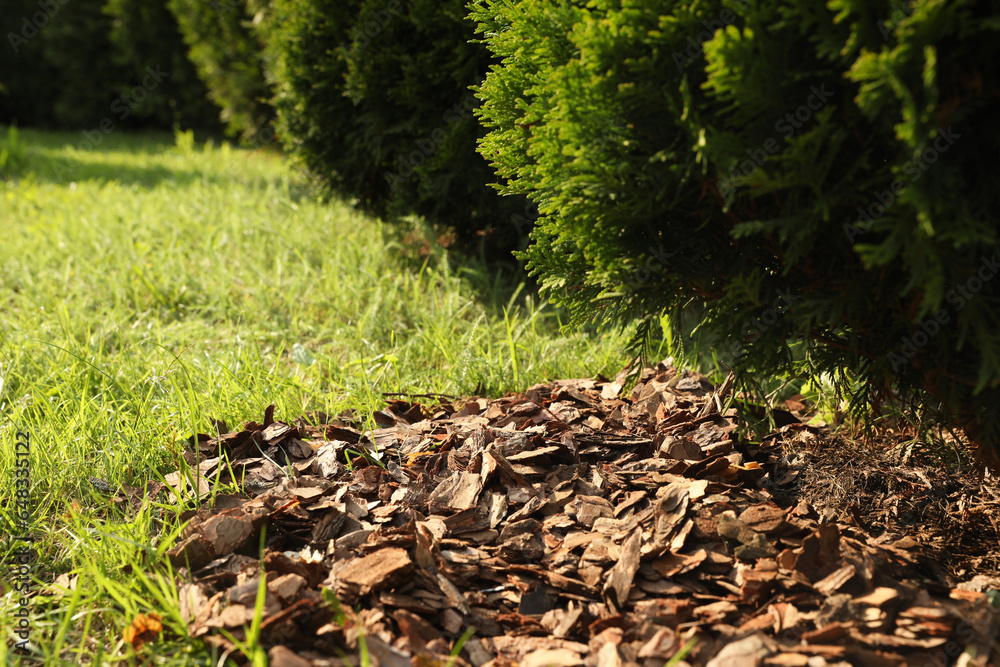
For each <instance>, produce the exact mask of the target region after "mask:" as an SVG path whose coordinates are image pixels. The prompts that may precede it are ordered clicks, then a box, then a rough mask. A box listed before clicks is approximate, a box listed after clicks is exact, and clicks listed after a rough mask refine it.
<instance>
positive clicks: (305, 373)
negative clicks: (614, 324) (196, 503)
mask: <svg viewBox="0 0 1000 667" xmlns="http://www.w3.org/2000/svg"><path fill="white" fill-rule="evenodd" d="M21 142H22V144H23V157H24V160H25V165H24V166H23V168H22V171H21V174H20V176H19V177H15V178H11V179H9V180H7V181H6V182H4V181H0V197H2V206H0V225H2V229H3V231H4V238H3V245H2V247H0V294H2V296H3V308H2V309H0V404H2V407H0V414H2V416H3V421H4V425H3V428H2V429H0V441H2V445H0V498H2V499H3V501H2V502H3V506H2V509H0V513H2V516H3V519H4V522H5V529H4V533H5V534H7V535H10V534H11V533H14V534H17V532H19V531H20V528H19V527H18V526H17V523H16V521H15V516H14V509H15V505H14V503H12V502H11V499H12V498H14V497H15V479H16V477H15V472H14V471H15V443H16V441H17V439H18V438H17V433H18V432H19V431H20V432H23V433H26V434H27V435H28V437H29V442H30V458H29V461H30V477H31V486H30V489H31V490H30V509H31V523H30V532H31V535H32V536H33V537H34V538H35V540H36V542H35V549H36V553H35V555H34V559H33V561H32V570H31V576H32V582H33V583H32V587H33V590H35V591H38V595H37V596H36V597H35V598H34V599H33V600H32V602H31V604H30V606H29V608H30V612H31V614H32V617H31V626H32V628H31V642H32V645H33V646H34V647H35V650H36V651H37V653H36V655H37V662H38V663H41V662H44V663H45V664H91V663H98V662H102V661H108V662H111V663H116V662H118V661H123V662H125V663H126V664H127V663H128V662H132V661H134V658H133V657H130V653H129V651H130V649H128V647H127V646H126V642H124V640H123V639H122V632H123V630H124V629H125V628H126V626H127V625H128V623H129V622H130V621H132V619H133V618H135V617H136V615H137V614H141V613H144V612H156V613H157V614H159V615H160V616H161V617H163V618H164V619H165V620H164V623H165V624H166V625H167V626H168V627H169V628H172V629H173V630H175V631H176V632H177V635H178V636H176V637H174V638H173V639H169V640H168V647H169V650H170V651H176V652H177V655H176V656H175V657H172V658H171V657H167V656H166V655H163V656H162V657H158V658H156V662H158V663H163V664H167V663H177V664H190V663H192V662H204V663H206V664H207V663H208V662H210V661H211V662H212V664H214V663H215V661H217V660H218V656H217V655H215V656H213V655H212V653H211V651H210V650H209V649H207V648H205V647H204V646H202V645H201V644H200V643H198V642H194V641H193V640H188V639H186V638H185V637H184V634H183V624H180V623H178V622H177V609H176V592H175V589H174V584H173V583H172V580H171V575H170V573H169V571H168V570H167V569H166V567H165V566H164V564H163V559H162V558H161V556H162V554H163V552H164V551H165V549H166V548H167V546H168V544H169V540H170V539H171V536H173V535H176V532H177V530H178V527H179V526H180V524H181V522H180V518H179V511H180V509H182V508H180V507H178V506H176V505H172V504H170V503H164V504H157V503H148V504H147V505H146V506H145V509H144V510H142V511H140V512H139V513H138V514H135V515H132V516H127V517H126V516H122V515H120V514H117V513H116V512H115V511H113V510H112V509H111V508H110V507H109V505H108V501H107V500H106V499H105V497H104V496H103V495H101V494H100V493H99V492H98V491H97V490H96V489H95V488H94V486H93V484H92V483H91V482H90V481H88V478H90V477H93V478H96V479H98V480H104V481H106V482H107V483H108V484H109V485H110V486H111V487H112V488H117V487H118V486H119V485H121V484H129V485H133V486H140V485H141V484H143V483H144V482H146V481H148V480H151V479H158V478H160V477H161V476H162V475H163V474H165V473H167V472H169V471H171V470H174V469H175V468H177V467H178V461H179V457H180V452H181V451H182V448H183V446H184V443H185V440H186V439H187V438H188V437H189V436H191V434H192V433H196V432H209V431H210V430H211V425H212V422H211V420H212V419H220V420H224V421H225V422H227V423H228V424H230V425H236V424H239V423H241V422H243V421H246V420H249V419H259V418H260V417H261V416H262V414H263V412H264V409H265V407H266V406H268V405H269V404H272V403H273V404H275V406H276V410H275V415H276V416H277V417H278V418H280V419H287V420H291V419H294V418H295V417H297V416H299V415H301V414H303V413H305V412H307V411H310V410H322V411H325V412H327V413H333V414H335V413H338V412H339V411H342V410H345V409H355V410H357V411H358V413H359V414H360V415H361V416H362V417H363V416H365V415H370V413H371V412H372V411H373V410H375V409H378V408H380V407H381V406H382V405H383V403H384V396H383V392H416V393H428V392H440V393H446V394H451V395H456V396H467V395H470V394H473V393H479V394H481V395H485V396H496V395H500V394H502V393H504V392H508V391H516V390H519V389H523V388H526V387H528V386H529V385H531V384H532V383H535V382H539V381H542V380H545V379H549V378H556V377H578V376H593V375H595V374H597V373H602V372H603V373H606V374H613V373H614V372H616V371H617V370H618V369H619V368H621V366H622V365H623V363H624V361H625V358H624V356H623V354H622V348H623V345H624V342H625V340H626V338H627V334H628V332H623V333H605V334H597V333H594V332H584V331H564V330H563V329H562V327H561V324H562V320H561V315H560V313H559V312H558V311H557V310H554V309H553V308H551V307H549V306H547V305H546V304H544V303H541V302H540V301H539V300H538V299H537V297H534V296H532V295H531V294H530V292H531V290H530V289H523V288H521V287H520V286H519V282H520V280H521V279H522V278H521V277H518V276H517V275H516V273H515V272H508V273H506V274H505V275H499V276H498V275H496V274H489V273H487V272H486V271H485V270H484V269H483V267H482V265H480V264H477V263H476V262H474V261H470V260H461V259H458V258H456V257H454V256H452V255H449V254H448V253H447V252H446V251H442V250H440V249H434V248H433V247H431V245H430V244H427V243H424V242H422V241H420V239H421V238H423V237H421V236H420V234H419V230H420V228H419V226H416V223H414V224H415V227H414V228H415V230H417V231H416V232H413V233H410V234H409V235H402V234H400V233H399V232H398V231H397V230H396V229H395V228H388V227H386V226H383V224H382V223H380V222H379V221H377V220H374V219H372V218H369V217H366V216H364V215H362V214H359V213H357V212H355V211H354V210H352V208H351V206H350V205H349V204H347V203H344V202H340V201H327V200H324V199H323V198H322V197H320V196H317V194H316V193H315V191H314V190H313V189H311V188H310V187H309V185H308V183H306V182H305V180H304V179H303V178H302V177H300V176H299V175H298V174H297V173H296V171H295V170H294V168H292V167H291V166H290V165H288V164H287V162H286V161H285V160H284V159H283V158H282V156H280V155H279V154H277V153H275V152H271V151H267V150H252V151H251V150H240V149H235V148H232V147H230V146H229V145H228V144H225V143H222V144H219V143H218V142H216V143H214V144H213V143H212V142H208V143H205V144H201V143H199V142H196V141H194V140H193V138H192V137H191V135H184V134H181V135H178V136H176V137H174V136H170V135H166V134H149V135H132V136H127V135H123V134H111V135H106V136H104V137H103V138H102V141H101V143H100V144H98V145H96V146H89V145H87V144H86V143H85V142H83V138H82V136H81V135H79V134H76V133H54V132H53V133H49V132H38V131H23V132H22V133H21ZM402 239H408V241H406V242H404V241H403V240H402ZM563 317H564V316H563ZM0 556H2V559H3V562H4V563H5V566H4V567H5V571H4V572H3V574H2V577H3V586H4V590H3V593H4V597H3V598H2V607H0V627H3V628H6V629H5V630H4V633H5V634H6V635H7V636H6V637H5V639H6V640H7V641H13V642H16V641H19V639H17V638H16V636H15V635H14V634H13V631H12V630H11V628H13V627H15V621H16V620H17V619H16V617H15V616H14V614H16V613H17V611H18V606H17V603H18V596H17V594H16V593H14V592H12V590H11V588H12V584H13V583H16V578H15V574H16V573H15V571H14V570H13V569H12V568H11V567H7V565H6V564H8V563H11V562H12V557H13V554H12V553H11V548H10V547H9V545H8V543H7V542H6V541H5V542H4V543H3V545H2V546H0ZM60 575H64V576H61V577H60ZM57 577H59V582H60V584H63V585H64V586H63V587H61V588H53V587H52V586H51V584H52V582H53V581H55V580H56V578H57ZM172 619H173V620H172ZM168 636H169V633H168ZM7 641H5V642H2V643H0V651H3V652H6V649H5V648H3V647H4V646H5V645H6V643H7ZM170 642H173V643H172V644H171V643H170ZM2 657H3V662H4V663H7V664H13V660H14V657H13V655H10V656H7V655H4V656H2ZM21 660H22V664H34V663H32V661H31V660H29V659H25V658H23V657H22V658H21Z"/></svg>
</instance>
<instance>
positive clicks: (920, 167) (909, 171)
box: [844, 125, 962, 243]
mask: <svg viewBox="0 0 1000 667" xmlns="http://www.w3.org/2000/svg"><path fill="white" fill-rule="evenodd" d="M961 137H962V135H961V134H958V133H957V132H955V131H954V130H952V129H951V125H949V126H948V127H947V128H945V129H943V130H941V131H940V132H938V136H937V137H936V138H935V139H934V143H933V144H932V145H930V146H928V147H927V148H925V149H924V150H922V151H921V152H920V154H919V155H917V156H916V157H915V158H913V159H912V160H908V161H907V162H905V163H904V164H903V167H902V172H903V174H904V175H905V176H908V177H909V179H908V181H904V180H901V179H898V178H897V179H896V180H894V181H893V182H892V183H891V184H890V185H889V189H888V190H883V191H882V192H879V191H878V190H874V191H873V192H872V196H873V197H874V199H875V201H873V202H871V203H869V204H868V205H867V206H859V207H858V219H857V221H856V222H855V223H854V224H851V223H849V222H845V223H844V233H845V234H847V239H848V241H850V242H851V243H854V239H856V238H857V237H859V236H862V235H864V234H865V233H866V232H867V231H868V230H869V229H870V228H871V226H872V225H873V224H875V221H876V220H878V219H879V218H881V217H882V216H883V215H885V212H886V211H887V210H889V208H890V207H891V206H892V205H893V204H895V203H896V201H897V200H898V199H899V197H900V195H902V194H903V192H905V191H906V189H907V188H908V187H909V184H910V183H914V182H916V181H917V179H918V178H920V177H921V176H922V175H923V173H924V172H925V171H927V170H928V169H930V168H931V165H933V164H934V163H935V162H937V161H938V159H939V158H940V157H941V155H942V154H943V153H945V152H946V151H947V150H948V149H949V148H951V147H952V145H954V143H955V139H960V138H961Z"/></svg>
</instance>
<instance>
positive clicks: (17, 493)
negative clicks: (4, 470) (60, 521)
mask: <svg viewBox="0 0 1000 667" xmlns="http://www.w3.org/2000/svg"><path fill="white" fill-rule="evenodd" d="M13 495H14V497H13V499H12V502H11V505H12V506H13V509H14V521H15V525H14V530H13V531H12V532H11V534H10V535H8V536H7V538H6V539H7V540H8V541H9V542H10V543H11V546H14V545H17V548H15V549H12V550H11V553H12V554H13V557H14V558H13V562H12V563H11V572H10V576H9V577H8V581H9V582H10V583H11V584H12V592H13V595H12V597H13V600H14V601H15V603H16V606H17V611H15V612H14V614H13V616H14V619H15V620H14V627H13V628H11V632H12V634H14V635H15V636H16V637H17V638H18V639H19V640H20V641H18V642H15V643H14V647H15V648H17V649H19V650H22V651H26V650H29V647H30V642H31V614H30V611H29V606H30V602H31V598H30V595H31V569H32V560H33V559H34V558H33V557H34V549H33V548H32V546H31V545H32V543H34V541H35V538H34V536H32V535H31V524H32V522H33V516H32V515H33V514H34V509H35V508H34V506H33V504H32V502H31V439H30V437H29V436H28V434H27V433H24V432H22V431H18V432H17V434H16V442H15V443H14V494H13Z"/></svg>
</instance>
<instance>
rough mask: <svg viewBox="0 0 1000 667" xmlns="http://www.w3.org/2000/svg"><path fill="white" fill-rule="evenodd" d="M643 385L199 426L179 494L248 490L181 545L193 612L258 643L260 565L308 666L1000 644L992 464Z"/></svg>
mask: <svg viewBox="0 0 1000 667" xmlns="http://www.w3.org/2000/svg"><path fill="white" fill-rule="evenodd" d="M626 387H627V384H626V374H625V373H624V372H623V373H622V374H619V376H618V377H616V378H615V380H614V381H613V382H609V381H607V380H606V379H604V378H597V379H593V380H591V379H584V380H563V381H557V382H553V383H551V384H539V385H535V386H533V387H529V388H528V389H527V390H526V391H525V392H524V393H522V394H517V395H511V396H505V397H503V398H499V399H495V400H488V399H482V398H473V399H468V400H464V401H460V402H457V403H456V405H453V404H451V403H449V402H447V401H446V400H444V399H442V401H441V402H440V403H439V404H438V405H433V406H429V407H428V406H424V405H421V404H419V403H416V402H411V401H406V400H398V399H394V400H392V401H390V402H389V403H388V404H387V406H386V408H385V409H384V410H383V411H381V412H379V413H378V414H376V415H375V417H374V419H375V423H376V424H377V425H378V426H379V428H376V429H374V430H367V431H362V430H359V429H361V428H362V422H360V421H358V416H357V415H354V414H344V415H341V416H340V417H338V418H332V417H331V416H329V415H317V414H314V415H307V416H303V417H302V418H300V419H297V420H294V421H292V422H284V421H281V420H279V419H275V414H274V409H273V407H271V408H269V409H268V410H267V411H266V412H265V415H264V419H263V422H261V423H256V422H248V423H247V424H245V425H244V426H243V428H242V429H241V430H237V431H234V432H230V433H217V434H216V435H215V436H209V435H198V436H197V437H195V438H191V439H190V441H189V446H190V448H191V451H189V452H187V453H186V456H189V457H190V460H189V465H190V469H191V470H192V471H197V473H196V475H194V477H196V478H197V481H195V482H194V483H193V484H192V482H191V481H190V480H191V477H192V476H191V475H180V474H179V473H177V474H174V475H170V476H168V477H167V480H168V482H169V483H170V484H171V486H173V487H174V490H175V491H176V493H177V494H180V495H182V496H190V495H192V494H193V493H194V491H195V488H194V487H197V488H198V489H201V490H202V491H204V490H205V489H202V487H203V486H205V484H206V483H207V481H208V480H214V479H215V478H218V479H220V481H222V482H223V483H228V482H235V483H237V484H240V483H242V484H244V485H245V490H246V492H247V493H246V495H245V496H217V497H216V503H215V505H214V506H204V507H202V508H201V509H199V510H197V511H196V512H190V513H188V514H186V515H185V519H188V520H189V523H188V525H187V528H186V529H185V531H184V532H183V534H182V535H181V538H180V540H179V541H178V542H177V543H176V544H174V545H173V547H172V548H171V549H170V551H169V552H168V554H169V557H170V559H171V562H172V563H173V564H174V566H175V567H176V568H177V572H178V577H179V579H181V581H180V582H179V585H178V592H179V601H180V612H181V616H182V618H183V619H184V620H185V622H187V623H188V626H189V632H190V633H191V635H192V636H194V637H199V638H202V639H204V641H206V642H209V643H211V644H213V645H215V646H217V647H219V650H226V651H235V652H236V653H235V654H234V655H237V654H238V646H237V645H236V644H234V643H233V642H232V641H230V640H229V639H228V638H227V637H234V638H236V640H238V641H243V640H244V639H245V634H244V633H245V627H247V626H249V624H250V623H251V622H253V617H254V609H255V607H256V602H257V596H258V594H259V591H260V584H261V581H262V579H263V581H264V584H265V587H264V600H263V601H262V604H263V615H264V616H263V619H261V641H264V642H267V643H266V644H265V645H266V646H267V647H268V658H269V660H270V663H271V664H272V665H281V666H288V667H299V666H300V665H323V666H326V665H342V664H346V663H345V662H343V661H342V660H341V656H348V657H349V658H350V659H351V660H354V661H355V662H356V657H351V656H357V655H358V654H359V653H360V652H361V650H362V649H361V646H362V643H363V644H364V646H365V647H366V650H367V653H368V656H369V660H370V661H371V662H372V664H378V665H399V667H404V666H410V667H412V666H418V667H419V666H423V665H427V666H430V665H444V664H449V660H451V661H452V663H451V664H455V665H457V666H461V665H474V666H475V667H500V666H506V665H538V666H539V667H541V666H543V665H544V666H548V665H567V666H576V665H586V666H587V667H613V666H617V665H621V666H623V667H624V666H628V667H633V666H642V667H646V666H650V667H652V666H653V665H663V664H664V663H666V662H669V661H671V660H673V659H674V658H677V660H678V661H680V662H679V664H682V665H683V664H687V665H692V666H694V665H698V666H704V665H713V666H716V667H725V666H728V665H740V666H742V665H806V666H811V665H838V666H841V665H905V664H935V665H963V667H966V666H967V667H973V666H980V665H988V664H994V663H995V662H997V661H998V658H997V656H996V653H995V652H996V650H997V645H996V643H995V639H994V637H995V635H996V633H997V629H998V626H1000V622H998V619H1000V611H998V610H997V608H998V607H1000V593H997V592H996V589H997V588H998V587H1000V576H998V575H1000V567H998V564H1000V555H998V554H997V544H998V543H1000V539H998V532H997V527H998V526H1000V516H998V511H997V510H998V508H1000V498H998V496H997V493H996V492H995V491H993V490H992V488H991V487H989V486H986V487H983V486H981V485H980V486H973V485H972V483H971V482H968V481H967V480H965V479H964V478H960V477H957V476H956V475H953V474H949V473H946V472H944V471H942V470H940V469H938V468H934V467H925V468H921V467H914V466H910V467H908V468H907V467H900V466H899V465H896V464H891V465H890V463H889V462H888V458H886V457H887V456H888V455H887V454H878V453H875V452H871V451H866V452H864V453H862V451H861V449H860V448H861V445H859V444H858V443H856V442H855V441H845V440H843V439H838V438H836V437H835V436H832V435H831V434H830V433H829V431H828V430H827V429H825V428H818V427H816V426H813V425H811V424H812V423H813V422H810V419H811V416H810V414H809V409H810V408H809V406H808V404H807V402H805V400H804V399H802V400H799V399H801V397H799V398H798V399H796V401H794V402H792V403H789V407H790V408H791V409H792V410H793V412H794V413H795V419H782V420H778V421H779V427H778V428H777V430H775V431H774V432H772V433H770V434H768V435H766V437H764V438H763V439H762V440H753V441H751V440H748V439H747V438H746V437H745V436H743V435H741V431H740V430H739V429H738V426H739V423H738V418H737V412H736V411H735V410H729V411H725V405H726V400H724V399H726V397H727V396H728V395H729V392H730V391H731V389H729V388H727V387H721V388H715V387H712V386H711V384H710V383H709V382H708V381H707V379H706V378H704V377H702V376H699V375H697V374H694V373H686V372H684V371H680V370H678V369H676V368H674V367H671V366H669V365H666V364H658V365H657V366H656V367H654V368H648V369H645V370H644V371H642V373H641V374H640V377H639V381H638V383H637V384H636V385H635V387H633V388H632V389H630V390H627V389H626ZM716 397H719V399H720V400H719V401H716ZM733 398H736V399H740V398H741V397H739V396H736V397H733ZM720 408H721V409H720ZM780 424H783V425H780ZM217 426H218V427H219V430H220V431H222V430H226V429H225V427H224V425H222V424H221V423H218V424H217ZM262 452H263V453H264V454H265V455H266V456H264V457H262V456H261V453H262ZM359 452H364V454H365V455H364V456H359ZM223 460H226V461H227V465H222V464H221V462H222V461H223ZM272 461H276V462H278V463H280V464H281V465H282V466H284V467H282V468H278V467H277V466H275V465H274V464H273V463H272ZM230 475H235V478H230ZM838 485H842V486H843V487H844V488H843V489H842V488H841V487H840V486H838ZM206 497H207V496H206ZM264 530H266V544H265V547H264V554H263V561H261V554H260V553H259V552H258V550H259V547H260V537H261V532H262V531H264ZM470 629H474V633H473V635H472V636H471V638H470V637H467V636H466V632H467V631H468V630H470ZM223 631H225V633H229V634H228V635H227V634H225V633H224V632H223ZM463 637H465V639H463ZM460 641H461V642H463V643H462V644H461V646H459V642H460ZM453 652H455V653H457V655H456V656H455V657H454V658H452V656H451V654H452V653H453ZM682 654H683V656H684V657H683V660H681V655H682ZM245 658H246V656H243V659H245Z"/></svg>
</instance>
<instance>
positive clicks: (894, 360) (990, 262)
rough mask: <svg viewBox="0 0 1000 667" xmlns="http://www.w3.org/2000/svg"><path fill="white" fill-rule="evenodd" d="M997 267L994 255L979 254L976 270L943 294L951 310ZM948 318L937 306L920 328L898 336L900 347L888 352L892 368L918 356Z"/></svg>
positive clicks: (972, 295)
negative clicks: (983, 255)
mask: <svg viewBox="0 0 1000 667" xmlns="http://www.w3.org/2000/svg"><path fill="white" fill-rule="evenodd" d="M998 271H1000V262H998V261H997V255H995V254H994V255H993V257H982V258H981V261H980V263H979V268H978V269H977V270H976V272H975V273H974V274H973V275H972V276H970V277H969V278H968V279H967V280H966V281H965V282H964V283H963V284H961V285H958V286H957V287H955V288H954V289H952V290H950V291H949V292H948V294H946V295H945V301H947V302H948V303H949V304H950V305H951V306H953V309H954V312H956V313H957V312H958V311H960V310H962V308H964V307H965V305H966V304H967V303H968V302H969V301H971V300H972V299H973V298H975V296H976V294H978V293H979V292H980V291H981V290H982V289H983V286H984V285H985V284H986V283H988V282H989V281H991V280H993V278H995V277H996V275H997V272H998ZM949 322H951V313H949V312H948V309H946V308H939V309H937V310H936V311H935V312H934V314H933V315H930V316H928V317H926V318H924V319H923V320H921V321H920V322H919V323H918V324H917V326H918V327H919V329H918V330H917V331H914V332H913V333H912V334H910V335H909V336H903V337H901V338H900V339H899V341H900V343H901V345H900V347H899V348H898V349H897V350H896V351H893V352H890V353H889V356H888V360H889V363H890V364H891V365H892V370H893V371H897V370H898V369H899V368H901V367H902V366H904V365H905V364H907V363H909V362H910V361H911V360H912V359H913V358H914V357H915V356H917V353H918V352H919V351H920V349H921V348H923V347H925V346H926V345H927V344H928V343H930V342H931V340H933V339H934V337H935V336H937V335H938V334H939V333H941V330H942V328H943V327H944V325H946V324H948V323H949Z"/></svg>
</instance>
